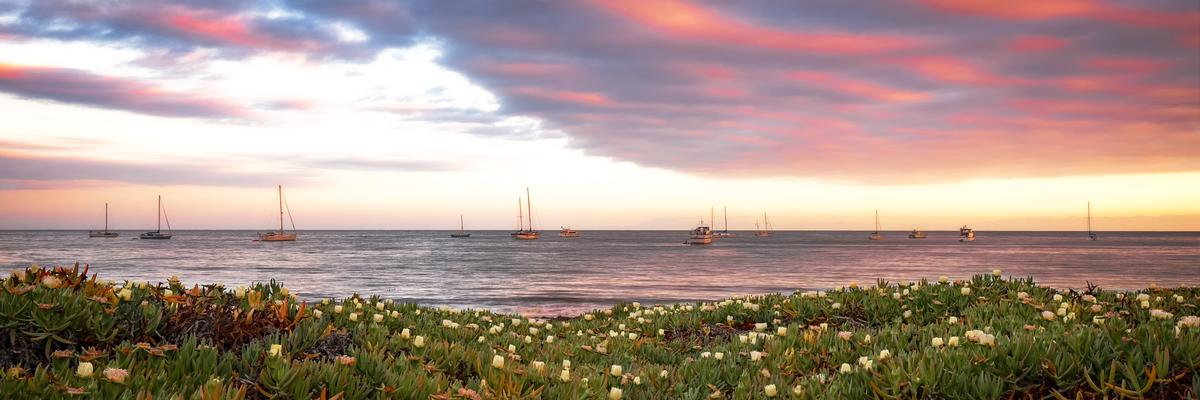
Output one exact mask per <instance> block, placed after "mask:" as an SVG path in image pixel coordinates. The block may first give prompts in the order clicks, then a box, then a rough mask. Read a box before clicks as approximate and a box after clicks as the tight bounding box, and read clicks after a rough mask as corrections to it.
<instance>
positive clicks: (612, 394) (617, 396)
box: [608, 388, 621, 400]
mask: <svg viewBox="0 0 1200 400" xmlns="http://www.w3.org/2000/svg"><path fill="white" fill-rule="evenodd" d="M608 400H621V389H619V388H612V389H608Z"/></svg>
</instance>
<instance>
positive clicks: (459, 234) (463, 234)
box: [450, 214, 471, 238]
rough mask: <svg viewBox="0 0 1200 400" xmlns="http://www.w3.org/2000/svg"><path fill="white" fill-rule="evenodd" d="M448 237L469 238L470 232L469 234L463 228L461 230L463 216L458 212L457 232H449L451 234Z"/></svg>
mask: <svg viewBox="0 0 1200 400" xmlns="http://www.w3.org/2000/svg"><path fill="white" fill-rule="evenodd" d="M450 237H452V238H469V237H471V234H470V233H467V232H466V231H465V230H463V216H462V214H459V215H458V232H457V233H451V234H450Z"/></svg>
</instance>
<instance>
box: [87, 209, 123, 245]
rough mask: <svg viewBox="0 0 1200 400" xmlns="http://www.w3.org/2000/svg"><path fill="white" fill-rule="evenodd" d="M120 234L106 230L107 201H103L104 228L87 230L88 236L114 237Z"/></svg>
mask: <svg viewBox="0 0 1200 400" xmlns="http://www.w3.org/2000/svg"><path fill="white" fill-rule="evenodd" d="M120 235H121V234H120V233H117V232H109V231H108V203H104V230H102V231H88V237H98V238H115V237H117V236H120Z"/></svg>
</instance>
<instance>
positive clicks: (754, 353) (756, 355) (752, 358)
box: [750, 351, 762, 361]
mask: <svg viewBox="0 0 1200 400" xmlns="http://www.w3.org/2000/svg"><path fill="white" fill-rule="evenodd" d="M760 359H762V352H759V351H751V352H750V361H758V360H760Z"/></svg>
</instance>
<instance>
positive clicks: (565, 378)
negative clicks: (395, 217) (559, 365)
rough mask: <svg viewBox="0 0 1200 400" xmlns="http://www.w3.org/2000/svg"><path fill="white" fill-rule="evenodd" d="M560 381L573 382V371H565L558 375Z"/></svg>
mask: <svg viewBox="0 0 1200 400" xmlns="http://www.w3.org/2000/svg"><path fill="white" fill-rule="evenodd" d="M558 379H559V380H561V381H563V382H567V381H570V380H571V370H569V369H563V370H562V372H560V373H558Z"/></svg>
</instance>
